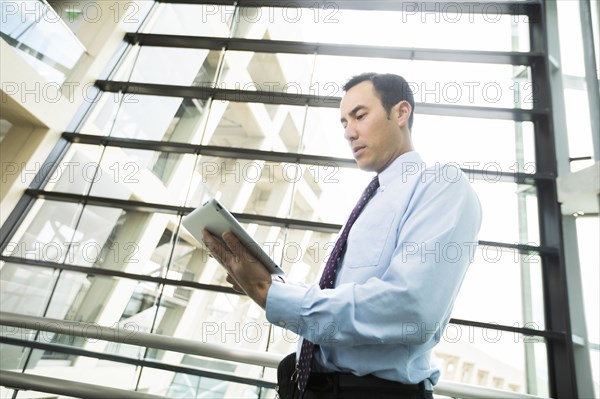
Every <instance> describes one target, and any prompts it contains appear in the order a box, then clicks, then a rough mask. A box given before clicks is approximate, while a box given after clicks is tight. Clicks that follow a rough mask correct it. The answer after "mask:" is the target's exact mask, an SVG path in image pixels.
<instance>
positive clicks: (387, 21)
mask: <svg viewBox="0 0 600 399" xmlns="http://www.w3.org/2000/svg"><path fill="white" fill-rule="evenodd" d="M315 5H316V3H315ZM426 7H427V8H426ZM434 11H438V12H434ZM484 11H485V12H484V13H482V14H478V13H474V12H471V11H470V10H469V11H467V12H460V11H459V10H458V9H457V4H456V3H444V2H440V3H435V4H430V5H429V4H428V5H426V4H423V3H418V4H417V3H403V4H402V8H401V10H400V11H364V10H340V9H339V7H337V5H336V4H335V3H333V2H332V3H324V4H323V6H322V7H321V8H319V7H318V5H316V6H313V7H311V8H293V7H292V8H267V7H263V8H256V7H243V8H241V10H240V14H239V22H238V27H237V29H236V36H237V37H245V38H252V39H272V40H294V41H308V42H329V43H344V44H360V45H369V46H372V45H374V44H375V45H378V46H393V47H417V48H418V47H423V48H448V49H470V50H489V49H490V48H493V49H494V50H498V51H511V50H512V42H511V38H512V29H513V26H514V25H519V24H525V25H527V24H528V18H527V17H526V16H511V15H502V12H501V11H500V10H499V9H498V7H497V5H495V4H489V5H488V6H486V7H485V8H484ZM221 15H222V17H223V16H225V15H224V13H221ZM357 26H361V27H364V29H356V27H357ZM473 32H478V34H477V35H473ZM523 33H525V34H527V31H526V30H525V31H524V32H523ZM211 35H214V36H219V35H218V34H217V33H212V34H211ZM520 39H521V38H520ZM521 41H522V42H523V43H528V42H529V38H528V35H526V36H525V37H523V38H522V40H521ZM523 50H524V51H528V50H529V49H528V48H525V49H523Z"/></svg>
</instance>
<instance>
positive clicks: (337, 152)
mask: <svg viewBox="0 0 600 399" xmlns="http://www.w3.org/2000/svg"><path fill="white" fill-rule="evenodd" d="M300 152H302V153H305V154H314V155H323V156H328V157H336V158H350V159H352V151H351V149H350V145H349V144H348V142H347V141H346V139H344V129H343V128H342V124H341V123H340V110H339V109H337V108H317V107H310V108H308V112H307V114H306V129H305V130H304V139H303V141H302V149H301V151H300Z"/></svg>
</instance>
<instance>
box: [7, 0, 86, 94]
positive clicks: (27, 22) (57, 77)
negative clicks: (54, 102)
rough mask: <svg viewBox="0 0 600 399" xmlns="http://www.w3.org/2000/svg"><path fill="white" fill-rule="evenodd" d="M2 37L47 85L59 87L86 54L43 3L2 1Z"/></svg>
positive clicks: (35, 1)
mask: <svg viewBox="0 0 600 399" xmlns="http://www.w3.org/2000/svg"><path fill="white" fill-rule="evenodd" d="M0 7H1V10H2V17H1V23H0V27H1V28H0V36H1V37H2V39H4V40H5V41H6V42H7V43H8V44H10V45H11V46H13V47H14V48H16V49H18V50H19V52H18V53H19V54H20V55H21V56H22V57H23V58H24V59H25V61H27V62H28V63H29V64H30V65H31V66H32V67H33V68H35V70H36V71H37V72H38V73H39V74H40V75H42V76H43V77H44V78H45V79H46V80H47V81H48V82H53V83H58V84H60V85H62V84H63V82H64V81H65V80H66V78H67V76H68V75H69V73H70V72H71V70H72V69H73V68H74V67H75V65H76V64H77V62H78V61H79V60H80V59H81V57H82V56H83V54H84V53H85V52H86V49H85V47H84V46H83V44H82V43H81V42H80V41H79V39H77V37H76V36H75V35H74V34H73V32H72V31H71V30H70V29H69V27H68V26H67V25H66V24H65V23H64V21H63V20H62V19H61V17H60V16H59V15H58V14H57V13H56V12H55V11H54V9H53V8H52V7H51V6H50V5H49V4H48V3H47V2H46V1H44V0H22V1H18V2H16V1H9V0H0Z"/></svg>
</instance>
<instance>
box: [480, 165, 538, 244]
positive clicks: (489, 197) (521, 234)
mask: <svg viewBox="0 0 600 399" xmlns="http://www.w3.org/2000/svg"><path fill="white" fill-rule="evenodd" d="M471 185H472V186H473V188H474V189H475V192H476V193H477V195H478V196H479V201H480V202H481V207H482V210H483V217H482V222H481V230H480V231H479V239H480V240H485V241H496V242H505V243H510V244H513V243H522V244H529V245H540V238H539V231H538V229H537V226H539V220H538V216H537V215H538V212H537V200H527V198H532V199H535V198H537V194H536V192H535V187H534V186H530V185H527V184H515V183H503V182H499V181H498V180H497V178H496V177H494V176H491V175H488V176H487V178H486V180H476V181H473V182H471Z"/></svg>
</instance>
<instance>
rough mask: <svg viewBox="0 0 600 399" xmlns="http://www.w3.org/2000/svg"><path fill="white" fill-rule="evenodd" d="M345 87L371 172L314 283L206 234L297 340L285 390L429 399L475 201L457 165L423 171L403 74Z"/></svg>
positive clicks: (281, 375) (347, 111)
mask: <svg viewBox="0 0 600 399" xmlns="http://www.w3.org/2000/svg"><path fill="white" fill-rule="evenodd" d="M344 91H345V95H344V97H343V98H342V101H341V104H340V112H341V123H342V126H343V128H344V137H345V138H346V140H348V143H349V144H350V148H351V150H352V154H353V156H354V158H355V159H356V162H357V164H358V167H359V168H360V169H362V170H365V171H370V172H376V173H377V177H376V179H374V181H373V182H372V184H370V185H369V191H368V192H366V193H365V195H364V196H363V197H362V198H361V200H360V201H359V204H357V208H355V210H354V211H353V213H352V214H351V216H350V218H349V220H348V222H347V223H346V225H345V227H344V229H343V230H342V233H341V234H340V238H339V239H338V244H336V246H340V247H341V249H340V251H339V252H336V248H334V250H333V251H332V256H331V257H330V260H329V261H328V264H327V265H326V267H325V270H324V275H323V276H322V279H321V281H320V282H319V285H316V284H315V285H310V286H306V285H303V284H295V283H292V282H283V281H276V280H272V278H271V276H270V275H269V273H268V272H267V271H266V269H265V268H264V267H263V266H262V265H261V264H260V263H259V262H258V261H256V260H255V259H254V258H252V256H251V255H250V254H249V253H248V252H247V251H246V250H245V249H244V248H243V247H242V246H241V244H240V242H239V241H237V239H236V238H235V236H234V235H233V234H231V233H225V234H224V235H223V239H224V241H225V243H226V246H225V245H222V244H221V243H220V242H219V241H217V240H216V239H215V237H213V236H211V235H210V234H209V233H208V232H206V231H205V235H204V240H205V243H206V245H207V247H208V248H209V249H210V250H211V252H212V253H213V254H214V255H215V257H216V258H217V259H218V260H219V261H220V262H221V263H222V264H223V265H224V267H225V268H226V269H227V272H228V278H227V281H228V282H230V283H232V284H233V286H234V289H236V290H238V291H241V292H244V293H246V294H247V295H248V296H250V298H252V299H253V300H254V301H255V302H256V303H257V304H258V305H260V306H261V307H262V308H263V309H265V310H266V316H267V319H268V320H269V321H270V322H271V323H274V324H276V325H279V326H282V327H284V328H287V329H289V330H291V331H294V332H295V333H297V334H299V335H300V336H302V337H303V339H304V341H303V343H302V347H301V350H299V351H298V354H296V355H295V356H293V357H289V356H288V357H287V358H286V359H284V361H283V362H282V364H281V365H280V367H279V370H278V380H279V388H280V389H279V392H280V394H281V396H282V397H284V398H285V397H302V396H304V397H305V398H309V397H316V398H322V397H323V398H385V397H390V398H392V397H393V398H432V392H431V386H432V385H433V384H435V383H436V382H437V381H438V379H439V375H440V373H439V370H438V369H437V368H436V366H435V365H434V364H433V362H432V360H431V359H430V357H431V351H432V349H433V347H434V346H435V345H436V344H437V343H438V342H439V340H440V338H441V335H442V332H443V329H444V327H445V326H446V324H447V322H448V320H449V318H450V313H451V310H452V306H453V303H454V299H455V298H456V295H457V293H458V290H459V287H460V285H461V283H462V280H463V277H464V275H465V272H466V270H467V266H468V265H469V263H470V259H471V258H472V255H473V252H474V248H475V243H476V242H477V240H476V236H477V233H478V231H479V227H480V221H481V207H480V205H479V201H478V199H477V196H476V195H475V193H474V192H473V190H472V189H471V187H470V185H469V183H468V181H467V179H466V177H465V176H464V175H463V174H462V172H461V171H460V170H459V169H458V168H456V167H452V166H437V167H435V168H426V167H425V166H424V164H423V162H422V160H421V158H420V157H419V155H418V154H417V153H416V152H415V151H414V148H413V144H412V140H411V128H412V121H413V109H414V99H413V94H412V92H411V90H410V87H409V85H408V84H407V82H406V81H405V80H404V79H403V78H402V77H400V76H397V75H391V74H383V75H382V74H374V73H367V74H362V75H359V76H356V77H354V78H352V79H350V81H348V83H346V85H345V86H344ZM327 280H330V281H327ZM290 379H291V380H292V382H290Z"/></svg>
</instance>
